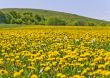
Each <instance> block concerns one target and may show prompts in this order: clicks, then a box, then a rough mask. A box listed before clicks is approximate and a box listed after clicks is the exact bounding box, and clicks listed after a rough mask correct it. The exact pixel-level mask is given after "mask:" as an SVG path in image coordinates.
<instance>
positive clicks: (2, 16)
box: [0, 11, 6, 23]
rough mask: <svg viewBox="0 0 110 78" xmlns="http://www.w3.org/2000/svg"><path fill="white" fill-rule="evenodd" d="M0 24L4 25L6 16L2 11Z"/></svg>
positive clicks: (0, 12)
mask: <svg viewBox="0 0 110 78" xmlns="http://www.w3.org/2000/svg"><path fill="white" fill-rule="evenodd" d="M0 23H6V16H5V14H4V13H3V12H2V11H0Z"/></svg>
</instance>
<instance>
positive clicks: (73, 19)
mask: <svg viewBox="0 0 110 78" xmlns="http://www.w3.org/2000/svg"><path fill="white" fill-rule="evenodd" d="M0 11H1V12H3V13H4V15H5V17H4V18H5V19H7V18H10V19H12V18H14V20H17V19H19V21H20V23H17V24H42V25H50V23H51V24H53V25H54V24H55V23H56V22H58V23H57V24H56V25H63V24H64V25H80V24H82V25H100V24H102V25H108V24H109V22H108V21H103V20H98V19H93V18H88V17H84V16H79V15H76V14H70V13H64V12H57V11H50V10H42V9H18V8H7V9H0ZM13 11H15V12H13ZM10 12H13V13H16V14H13V15H11V16H7V15H10ZM25 12H26V13H28V14H30V13H32V14H31V15H28V17H27V19H28V20H26V22H27V21H28V22H29V21H30V20H29V19H30V18H31V16H33V18H31V19H34V21H33V22H36V21H35V20H36V19H37V18H38V17H36V18H35V15H38V16H40V17H43V22H42V21H38V20H37V23H33V22H32V20H31V21H30V22H29V23H25V21H24V20H23V19H22V18H23V16H24V14H23V13H25ZM17 13H18V14H19V15H20V17H17V16H15V15H17ZM2 15H3V14H2ZM14 16H15V17H14ZM0 17H1V18H3V17H2V16H1V14H0ZM16 17H17V18H16ZM25 18H26V16H25ZM25 18H24V19H25ZM50 18H53V19H54V18H57V20H54V21H51V22H49V21H50V20H53V19H50ZM21 19H22V20H21ZM40 19H42V18H40ZM44 19H45V20H44ZM49 19H50V20H49ZM17 21H18V20H17ZM21 21H24V22H23V23H21ZM39 22H40V23H39ZM48 22H49V23H48ZM53 22H54V23H53ZM59 22H60V23H59ZM61 22H62V23H61ZM1 23H4V22H1ZM10 23H11V24H16V21H15V22H8V24H10Z"/></svg>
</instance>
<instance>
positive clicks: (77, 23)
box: [74, 20, 87, 26]
mask: <svg viewBox="0 0 110 78" xmlns="http://www.w3.org/2000/svg"><path fill="white" fill-rule="evenodd" d="M74 25H75V26H85V25H87V23H86V22H85V21H84V20H77V21H75V22H74Z"/></svg>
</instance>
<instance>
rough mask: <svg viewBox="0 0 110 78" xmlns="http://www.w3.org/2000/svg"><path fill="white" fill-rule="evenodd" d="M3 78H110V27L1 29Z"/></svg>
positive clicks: (0, 72) (22, 27)
mask: <svg viewBox="0 0 110 78" xmlns="http://www.w3.org/2000/svg"><path fill="white" fill-rule="evenodd" d="M0 78H110V27H108V26H106V27H101V26H97V27H95V26H94V27H88V26H84V27H83V26H73V27H72V26H21V27H19V26H15V27H14V26H11V27H7V26H6V27H3V26H1V27H0Z"/></svg>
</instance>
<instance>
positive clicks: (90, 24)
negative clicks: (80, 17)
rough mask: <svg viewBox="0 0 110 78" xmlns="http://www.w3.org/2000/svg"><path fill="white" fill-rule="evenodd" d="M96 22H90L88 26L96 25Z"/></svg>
mask: <svg viewBox="0 0 110 78" xmlns="http://www.w3.org/2000/svg"><path fill="white" fill-rule="evenodd" d="M95 25H96V24H95V23H93V22H88V26H95Z"/></svg>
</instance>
